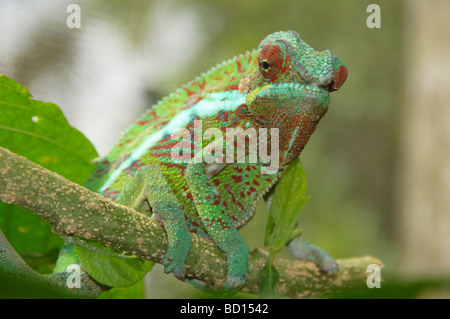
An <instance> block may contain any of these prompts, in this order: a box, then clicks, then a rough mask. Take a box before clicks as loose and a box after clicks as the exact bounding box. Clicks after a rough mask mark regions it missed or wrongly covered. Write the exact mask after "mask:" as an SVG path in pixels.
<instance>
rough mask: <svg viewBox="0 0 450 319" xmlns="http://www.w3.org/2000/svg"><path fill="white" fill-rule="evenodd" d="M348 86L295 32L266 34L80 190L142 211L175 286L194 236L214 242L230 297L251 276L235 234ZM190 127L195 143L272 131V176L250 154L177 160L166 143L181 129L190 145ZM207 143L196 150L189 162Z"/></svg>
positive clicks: (132, 138)
mask: <svg viewBox="0 0 450 319" xmlns="http://www.w3.org/2000/svg"><path fill="white" fill-rule="evenodd" d="M346 77H347V69H346V67H345V66H344V64H343V62H342V61H341V60H340V59H339V58H338V57H336V56H333V55H332V54H331V53H330V52H329V51H323V52H317V51H314V49H312V48H311V47H310V46H309V45H308V44H306V43H305V42H304V41H303V40H301V39H300V37H299V35H298V34H297V33H296V32H294V31H287V32H277V33H273V34H270V35H269V36H267V37H266V38H265V39H264V40H263V41H262V42H261V43H260V45H259V47H258V49H257V50H254V51H253V52H247V53H246V54H244V55H241V56H238V57H235V58H234V59H231V60H228V61H226V62H223V63H222V64H219V65H217V66H216V67H215V68H213V69H211V70H210V71H209V72H207V73H205V74H202V75H201V76H200V77H198V78H196V79H194V80H193V81H192V82H190V83H188V84H187V85H186V86H184V87H182V88H181V89H179V90H177V91H176V92H175V93H173V94H171V95H169V96H168V97H166V98H164V99H163V100H161V101H160V102H159V103H158V104H156V105H155V106H153V107H152V108H150V109H149V110H148V111H147V112H146V113H145V114H143V115H142V116H141V117H140V119H139V120H138V121H137V122H136V123H135V124H134V125H133V126H131V127H130V128H129V129H128V130H127V132H126V133H125V134H124V135H123V136H122V138H121V139H120V141H119V142H118V144H117V145H116V146H115V147H114V148H113V149H112V150H111V152H110V153H109V154H108V155H107V156H106V157H105V158H104V159H103V161H102V162H101V163H99V165H98V166H97V168H96V170H95V171H94V173H93V174H92V176H91V178H90V180H89V181H88V182H87V184H86V187H87V188H89V189H91V190H93V191H96V192H99V193H100V194H102V195H104V196H106V197H108V198H110V199H112V200H115V201H117V202H119V203H121V204H124V205H129V206H131V207H133V208H135V209H141V210H143V211H145V210H146V208H147V212H149V213H151V214H152V216H154V217H155V218H156V219H158V220H159V221H161V222H162V223H163V224H164V226H165V229H166V232H167V237H168V249H167V253H166V256H165V258H164V260H163V264H164V266H165V271H166V272H167V273H171V272H172V273H173V274H174V275H175V276H176V277H177V278H180V279H186V278H185V277H184V276H185V259H186V256H187V255H188V253H189V251H190V245H191V234H196V235H198V236H201V237H205V238H209V239H211V240H212V241H213V242H214V243H215V244H217V246H218V247H219V248H220V249H222V250H223V251H224V252H225V253H226V255H227V258H228V264H227V265H228V268H227V277H226V282H225V285H224V290H225V291H228V292H230V291H231V292H234V291H237V290H238V289H239V288H240V287H242V285H243V284H244V283H245V281H246V278H247V271H248V247H247V244H246V243H245V241H244V240H243V239H242V238H241V236H240V235H239V233H238V229H239V228H240V227H242V226H243V225H245V224H246V223H247V222H248V221H249V220H250V219H251V217H252V215H253V212H254V208H255V205H256V203H257V202H258V201H259V200H260V199H261V197H262V196H263V195H264V194H266V193H267V192H268V191H269V189H270V187H271V186H273V185H274V184H275V183H276V182H277V180H278V179H279V178H280V177H281V175H282V172H283V168H284V167H286V166H287V165H289V164H290V163H291V162H292V161H293V160H294V159H295V158H297V157H298V156H299V155H300V153H301V151H302V150H303V148H304V147H305V145H306V143H307V142H308V140H309V138H310V136H311V134H312V133H313V132H314V130H315V129H316V126H317V124H318V122H319V121H320V119H321V118H322V116H323V115H324V114H325V113H326V111H327V109H328V104H329V93H330V92H332V91H335V90H337V89H339V88H340V87H341V85H342V84H343V83H344V81H345V79H346ZM195 120H201V133H200V135H201V134H202V133H205V132H207V131H208V129H213V128H215V129H218V130H220V132H222V133H223V136H225V134H226V129H227V128H235V129H236V128H242V129H244V130H245V129H248V128H254V129H255V130H256V132H259V131H258V130H259V129H261V128H266V129H267V130H268V132H269V133H268V140H269V141H270V137H271V133H270V129H272V128H277V129H279V142H278V144H277V145H276V146H277V147H278V150H279V169H278V171H277V172H276V173H275V174H263V173H262V172H263V169H264V167H266V168H267V166H268V164H263V163H262V161H261V160H260V159H259V158H258V160H257V162H256V163H249V161H248V159H249V147H246V148H245V159H246V161H245V163H239V164H237V163H224V164H220V163H219V164H218V163H212V164H208V163H206V162H204V161H203V162H200V163H197V162H195V161H191V163H187V162H177V161H175V160H174V156H173V154H174V153H173V152H175V153H178V152H179V149H178V148H179V147H180V144H179V143H180V137H179V136H177V137H176V138H175V137H173V136H171V135H172V134H175V133H176V132H177V130H180V129H187V132H188V133H189V134H188V137H190V138H191V139H190V141H194V140H195V136H196V135H195V133H198V132H195V127H196V126H195V123H194V121H195ZM210 142H211V140H208V139H205V140H203V141H202V143H201V145H199V144H198V143H197V144H196V145H195V147H196V148H195V151H193V152H192V153H190V154H188V156H189V158H191V159H192V158H194V156H195V155H196V154H197V155H198V154H199V152H201V151H204V150H205V147H206V146H207V145H208V144H209V143H210ZM258 142H259V140H258ZM268 144H269V145H270V144H271V142H269V143H268ZM258 146H260V145H258ZM189 148H190V144H189ZM257 149H258V148H257ZM234 152H235V153H236V152H237V151H236V149H235V151H234ZM183 154H184V153H183ZM235 155H236V154H235ZM143 203H144V205H143ZM146 203H147V204H148V205H147V206H148V207H146V205H145V204H146ZM299 242H300V241H299ZM314 249H315V252H317V251H318V250H317V249H316V247H315V248H314ZM306 250H308V249H306ZM304 251H305V250H303V252H302V253H301V254H298V255H305V253H304ZM306 255H308V253H306ZM330 258H331V257H330ZM325 259H326V260H329V258H327V257H326V258H325ZM320 260H322V261H323V258H321V259H320ZM81 262H82V261H81ZM330 263H331V264H332V262H327V263H326V264H327V265H330ZM321 264H322V265H323V262H322V263H321ZM333 267H334V266H331V268H330V269H332V270H333V269H334V268H333Z"/></svg>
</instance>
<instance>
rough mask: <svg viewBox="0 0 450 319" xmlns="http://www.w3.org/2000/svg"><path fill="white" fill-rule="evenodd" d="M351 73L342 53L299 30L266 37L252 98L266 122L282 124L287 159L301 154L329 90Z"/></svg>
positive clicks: (251, 104)
mask: <svg viewBox="0 0 450 319" xmlns="http://www.w3.org/2000/svg"><path fill="white" fill-rule="evenodd" d="M346 78H347V68H346V67H345V65H344V63H343V62H342V61H341V59H339V58H338V57H336V56H334V55H332V54H331V52H330V51H328V50H326V51H322V52H318V51H315V50H314V49H313V48H312V47H310V46H309V45H308V44H307V43H305V42H304V41H303V40H302V39H300V36H299V35H298V34H297V33H296V32H295V31H282V32H276V33H273V34H270V35H268V36H267V37H266V38H264V40H263V41H262V42H261V43H260V45H259V48H258V56H257V67H256V70H255V71H254V72H253V73H252V74H251V76H250V77H249V78H248V79H246V81H247V82H248V84H247V85H246V88H247V98H246V104H247V105H248V107H249V110H250V113H251V114H252V116H253V118H254V119H255V120H256V121H258V122H259V123H260V124H261V125H263V126H265V127H267V128H275V127H276V128H279V134H280V155H281V154H283V152H284V153H285V154H286V156H285V158H284V162H285V164H287V163H289V162H290V161H291V160H293V159H294V158H295V157H297V156H298V155H299V154H300V152H301V150H302V149H303V147H304V146H305V144H306V143H307V141H308V139H309V137H310V135H311V134H312V133H313V132H314V130H315V128H316V125H317V123H318V122H319V120H320V119H321V118H322V116H323V115H324V114H325V113H326V111H327V110H328V104H329V93H330V92H333V91H336V90H338V89H339V88H340V87H341V86H342V84H343V83H344V82H345V80H346ZM282 161H283V159H282Z"/></svg>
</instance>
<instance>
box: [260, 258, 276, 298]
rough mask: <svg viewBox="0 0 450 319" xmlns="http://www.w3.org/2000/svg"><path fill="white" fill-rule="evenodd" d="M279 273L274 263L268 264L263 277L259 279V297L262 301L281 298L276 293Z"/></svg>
mask: <svg viewBox="0 0 450 319" xmlns="http://www.w3.org/2000/svg"><path fill="white" fill-rule="evenodd" d="M278 277H279V275H278V271H277V269H276V268H275V267H274V266H273V265H272V262H268V263H267V264H266V265H265V266H264V268H263V270H262V272H261V277H260V278H259V287H260V288H259V291H258V297H259V298H262V299H274V298H279V297H278V295H277V294H276V293H275V284H276V282H277V280H278Z"/></svg>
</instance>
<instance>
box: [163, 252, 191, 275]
mask: <svg viewBox="0 0 450 319" xmlns="http://www.w3.org/2000/svg"><path fill="white" fill-rule="evenodd" d="M162 265H163V266H164V272H165V273H166V274H170V273H173V275H174V276H175V278H177V279H180V280H182V279H184V277H185V271H186V267H185V265H184V262H183V261H180V260H177V259H171V258H169V257H167V256H164V258H163V261H162Z"/></svg>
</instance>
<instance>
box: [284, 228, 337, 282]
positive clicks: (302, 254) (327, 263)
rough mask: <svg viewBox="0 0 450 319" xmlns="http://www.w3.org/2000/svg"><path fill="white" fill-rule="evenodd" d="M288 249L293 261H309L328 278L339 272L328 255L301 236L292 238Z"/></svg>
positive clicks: (334, 262)
mask: <svg viewBox="0 0 450 319" xmlns="http://www.w3.org/2000/svg"><path fill="white" fill-rule="evenodd" d="M288 248H289V251H290V253H291V255H292V257H293V258H294V259H307V260H310V261H312V262H313V263H315V264H316V265H317V266H318V267H319V268H320V270H321V271H322V272H324V273H325V274H327V275H328V276H335V275H336V274H337V272H338V270H339V267H338V264H337V263H336V261H335V260H334V259H333V257H331V255H330V254H329V253H327V252H326V251H325V250H323V249H322V248H320V247H317V246H315V245H312V244H311V243H309V242H308V241H307V240H306V239H305V238H304V237H303V236H301V235H300V236H298V237H296V238H294V239H293V240H292V241H291V242H290V243H289V245H288Z"/></svg>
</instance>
